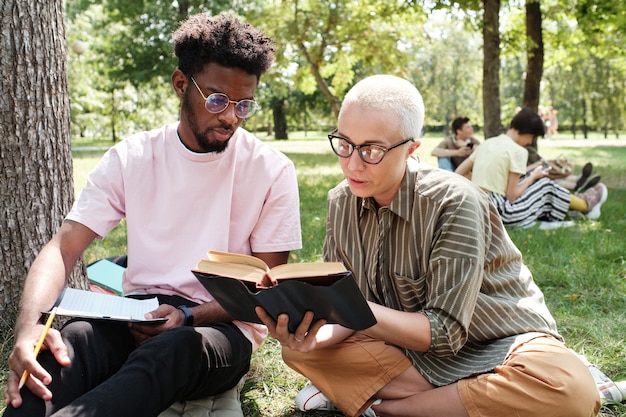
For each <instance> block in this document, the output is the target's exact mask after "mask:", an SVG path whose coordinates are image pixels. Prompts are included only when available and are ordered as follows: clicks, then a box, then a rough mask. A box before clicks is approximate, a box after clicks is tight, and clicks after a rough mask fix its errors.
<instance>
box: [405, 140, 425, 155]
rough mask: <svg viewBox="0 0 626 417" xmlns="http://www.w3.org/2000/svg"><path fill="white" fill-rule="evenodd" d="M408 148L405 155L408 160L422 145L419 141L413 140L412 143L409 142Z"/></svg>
mask: <svg viewBox="0 0 626 417" xmlns="http://www.w3.org/2000/svg"><path fill="white" fill-rule="evenodd" d="M410 144H411V145H410V146H409V150H408V153H407V156H406V157H407V158H409V157H410V156H411V155H413V153H414V152H415V151H416V150H417V148H419V147H420V146H421V144H422V141H420V140H419V139H415V140H413V142H410Z"/></svg>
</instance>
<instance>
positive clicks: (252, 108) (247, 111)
mask: <svg viewBox="0 0 626 417" xmlns="http://www.w3.org/2000/svg"><path fill="white" fill-rule="evenodd" d="M189 78H191V81H193V84H194V85H195V86H196V88H197V89H198V92H199V93H200V95H201V96H202V98H203V99H204V100H205V101H204V108H205V109H206V111H208V112H209V113H221V112H223V111H224V110H226V109H227V108H228V106H230V103H233V104H234V105H235V115H236V116H237V117H239V118H240V119H246V118H248V117H250V116H252V115H253V114H254V113H255V112H256V111H257V109H258V108H259V105H258V104H257V102H256V101H254V100H250V99H243V100H239V101H234V100H231V99H230V97H228V96H227V95H226V94H224V93H213V94H209V96H208V97H205V96H204V93H202V90H201V89H200V87H199V86H198V84H197V83H196V80H194V79H193V77H189Z"/></svg>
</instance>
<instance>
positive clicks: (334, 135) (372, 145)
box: [328, 129, 415, 165]
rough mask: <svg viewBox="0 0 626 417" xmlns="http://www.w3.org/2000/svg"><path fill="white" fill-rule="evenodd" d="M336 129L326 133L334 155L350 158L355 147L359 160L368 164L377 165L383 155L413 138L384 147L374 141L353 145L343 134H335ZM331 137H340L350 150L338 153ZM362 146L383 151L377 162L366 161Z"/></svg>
mask: <svg viewBox="0 0 626 417" xmlns="http://www.w3.org/2000/svg"><path fill="white" fill-rule="evenodd" d="M337 131H338V130H337V129H335V130H333V131H332V132H330V133H329V134H328V141H329V142H330V147H331V148H332V150H333V152H334V153H335V155H337V156H338V157H340V158H350V157H351V156H352V154H353V153H354V150H355V149H356V150H357V151H358V155H359V158H361V161H363V162H365V163H366V164H369V165H378V164H380V163H381V162H382V161H383V159H384V158H385V156H386V155H387V152H389V151H391V150H393V149H395V148H397V147H400V146H402V145H404V144H405V143H407V142H412V141H414V140H415V139H414V138H407V139H404V140H402V141H401V142H398V143H396V144H395V145H392V146H390V147H386V146H382V145H377V144H375V143H364V144H362V145H355V144H354V143H352V142H351V141H350V140H348V139H346V138H344V137H343V136H339V135H336V134H335V133H337ZM333 139H340V140H343V141H344V142H346V143H348V145H350V152H349V153H348V154H347V155H340V154H339V153H338V152H337V150H336V149H335V147H334V146H333ZM363 148H376V149H379V150H381V151H382V152H383V156H381V157H380V159H379V160H378V161H377V162H372V161H366V160H365V158H364V157H363V153H362V152H361V149H363Z"/></svg>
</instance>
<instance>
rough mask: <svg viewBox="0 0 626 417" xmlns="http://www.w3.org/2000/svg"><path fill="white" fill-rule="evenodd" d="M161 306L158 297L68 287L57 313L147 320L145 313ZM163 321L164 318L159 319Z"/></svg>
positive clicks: (62, 296)
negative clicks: (142, 296)
mask: <svg viewBox="0 0 626 417" xmlns="http://www.w3.org/2000/svg"><path fill="white" fill-rule="evenodd" d="M158 307H159V301H158V300H157V298H156V297H154V298H149V299H145V300H136V299H133V298H126V297H118V296H116V295H109V294H102V293H96V292H91V291H84V290H78V289H75V288H66V289H65V290H64V291H63V293H62V294H61V301H60V302H59V304H58V306H57V312H56V314H58V315H61V316H71V317H86V318H102V319H111V320H124V321H147V320H146V319H145V317H144V315H145V314H146V313H148V312H150V311H152V310H156V309H157V308H158ZM158 321H162V320H158Z"/></svg>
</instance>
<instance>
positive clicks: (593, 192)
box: [578, 183, 609, 220]
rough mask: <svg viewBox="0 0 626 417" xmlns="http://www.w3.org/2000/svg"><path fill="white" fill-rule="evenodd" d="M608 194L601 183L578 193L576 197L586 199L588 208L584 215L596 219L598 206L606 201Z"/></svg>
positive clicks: (598, 215)
mask: <svg viewBox="0 0 626 417" xmlns="http://www.w3.org/2000/svg"><path fill="white" fill-rule="evenodd" d="M608 195H609V191H608V190H607V189H606V186H605V185H604V184H602V183H600V184H598V185H596V186H595V187H593V188H590V189H588V190H587V191H585V192H584V193H582V194H579V195H578V197H581V198H582V199H584V200H585V201H587V204H588V206H589V208H588V210H587V213H585V215H586V216H587V218H588V219H589V220H598V219H599V218H600V208H601V207H602V204H604V202H605V201H606V198H607V197H608Z"/></svg>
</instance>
